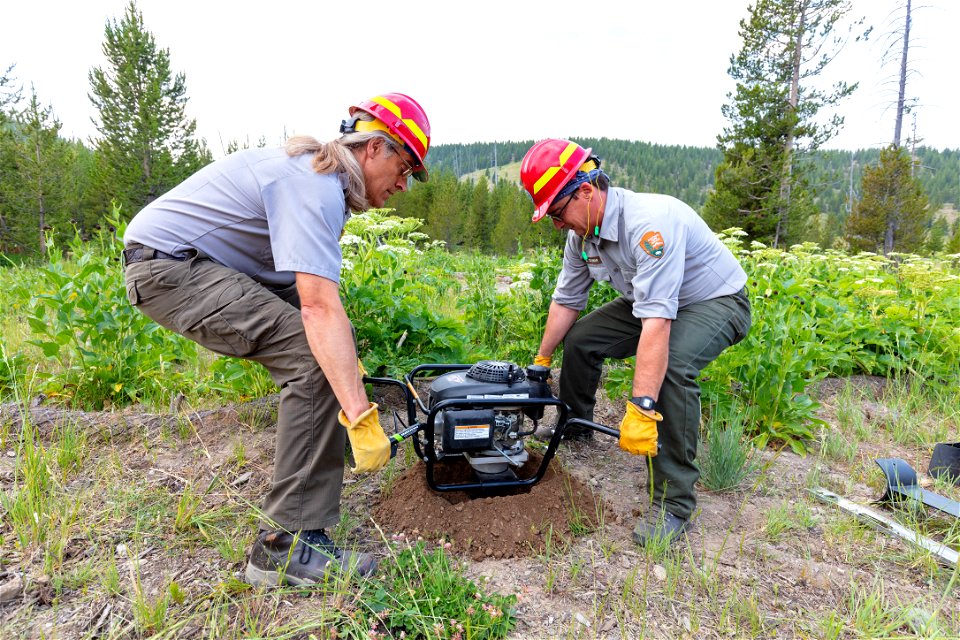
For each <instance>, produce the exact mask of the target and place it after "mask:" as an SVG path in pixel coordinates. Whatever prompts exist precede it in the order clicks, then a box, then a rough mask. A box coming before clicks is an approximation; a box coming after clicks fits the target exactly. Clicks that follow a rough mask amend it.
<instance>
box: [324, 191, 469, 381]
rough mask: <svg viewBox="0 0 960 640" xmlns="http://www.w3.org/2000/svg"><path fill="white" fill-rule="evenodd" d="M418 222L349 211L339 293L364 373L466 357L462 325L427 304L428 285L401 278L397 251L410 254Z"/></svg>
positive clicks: (399, 370) (414, 248)
mask: <svg viewBox="0 0 960 640" xmlns="http://www.w3.org/2000/svg"><path fill="white" fill-rule="evenodd" d="M421 225H422V222H421V221H419V220H416V219H413V218H399V217H396V216H391V215H389V214H388V213H387V212H386V211H385V210H382V209H373V210H370V211H367V212H365V213H362V214H359V215H355V216H353V217H352V218H351V219H350V220H349V221H348V222H347V225H346V229H345V231H346V233H345V235H344V237H343V239H342V243H343V245H344V269H343V276H342V279H341V292H342V297H343V301H344V307H345V308H346V310H347V315H348V316H349V317H350V318H351V319H352V321H353V323H354V328H355V329H356V333H357V347H358V350H359V352H360V354H361V356H362V358H363V360H364V362H365V363H366V364H367V366H368V370H369V371H370V373H372V374H374V375H377V374H381V373H388V374H393V375H398V374H400V373H402V372H405V371H409V370H410V369H411V368H412V367H413V366H415V365H417V364H422V363H426V362H463V361H466V360H467V359H468V357H469V353H470V349H469V348H468V346H467V345H468V339H467V336H466V334H465V332H464V327H463V325H462V324H461V323H460V322H459V321H458V320H456V319H454V318H449V317H444V316H442V315H441V314H440V313H438V312H437V311H436V310H434V308H433V307H432V306H431V305H430V304H429V302H428V301H429V300H430V298H431V291H430V287H429V284H427V283H424V282H421V281H416V280H412V279H410V278H408V277H407V274H406V272H405V269H404V262H403V261H402V260H401V256H407V255H411V254H413V255H416V254H417V253H418V252H420V251H421V250H420V249H419V248H418V247H417V243H418V242H420V241H422V240H423V239H425V238H426V236H425V235H424V234H422V233H419V232H417V231H416V229H419V228H420V226H421Z"/></svg>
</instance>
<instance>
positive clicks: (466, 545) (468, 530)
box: [372, 453, 598, 561]
mask: <svg viewBox="0 0 960 640" xmlns="http://www.w3.org/2000/svg"><path fill="white" fill-rule="evenodd" d="M541 461H542V457H541V456H540V455H539V454H536V453H532V454H531V456H530V459H529V460H528V461H527V463H526V464H525V465H524V467H523V468H522V469H521V470H520V471H519V472H518V473H517V476H518V477H519V478H522V479H526V478H531V477H533V476H534V475H535V473H536V471H537V469H538V468H539V466H540V464H541ZM436 466H437V469H436V472H437V482H438V483H439V484H440V485H441V486H442V485H446V484H451V485H455V484H463V483H466V482H472V481H473V474H472V471H471V469H470V467H469V465H467V464H466V463H465V462H464V461H462V460H455V461H454V462H450V463H437V464H436ZM596 509H597V498H596V496H594V494H593V491H592V490H590V488H589V487H587V486H585V485H584V484H583V483H582V482H581V481H580V480H578V479H576V478H574V477H572V476H570V475H569V474H568V473H567V472H566V471H564V470H563V469H559V468H558V466H557V465H551V466H549V467H548V468H547V472H546V474H545V475H544V477H543V478H542V479H541V480H540V481H539V482H537V483H536V484H534V485H533V486H531V487H526V488H522V489H520V488H513V489H508V490H506V491H503V492H500V493H498V494H497V495H483V494H478V493H467V492H464V491H450V492H436V491H434V490H432V489H431V488H430V487H429V485H428V484H427V476H426V465H425V464H424V463H423V462H418V463H416V464H415V465H414V466H413V467H411V468H409V469H407V470H406V471H405V472H404V473H403V474H402V475H401V476H400V477H399V478H397V480H396V481H395V482H394V483H393V485H392V486H391V487H390V489H389V492H386V494H385V495H384V497H383V498H382V501H381V502H380V504H379V505H377V506H376V507H375V508H374V509H373V514H372V518H373V520H374V521H375V522H377V523H378V524H379V525H380V526H381V528H382V529H383V530H384V531H385V532H389V533H394V534H401V533H402V534H406V535H409V536H413V537H418V536H423V537H427V538H428V539H431V540H435V539H438V538H439V539H442V540H444V541H449V542H451V543H452V547H453V548H455V549H456V550H457V551H458V552H460V553H465V554H467V555H469V556H470V557H471V558H472V559H473V560H475V561H480V560H483V559H485V558H497V559H502V558H515V557H520V556H528V555H535V554H538V553H541V552H542V551H543V550H544V548H545V546H546V544H547V540H546V538H547V536H554V537H555V538H554V540H553V541H556V540H557V539H560V540H569V539H570V538H571V536H572V535H573V534H574V533H575V532H574V531H572V530H571V524H573V525H574V526H575V527H577V528H578V531H577V532H579V533H582V532H583V529H586V528H590V527H593V526H596V524H597V520H598V518H597V517H596Z"/></svg>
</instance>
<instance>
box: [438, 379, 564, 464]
mask: <svg viewBox="0 0 960 640" xmlns="http://www.w3.org/2000/svg"><path fill="white" fill-rule="evenodd" d="M541 369H543V368H542V367H532V368H531V369H530V370H528V371H525V370H524V369H522V368H520V367H518V366H517V365H515V364H512V363H509V362H501V361H498V360H482V361H480V362H478V363H476V364H474V365H473V366H471V367H470V368H469V370H459V371H453V372H450V373H446V374H444V375H441V376H439V377H438V378H437V379H436V380H434V382H433V384H432V385H431V386H430V394H429V397H428V406H429V407H430V409H431V410H434V409H435V408H438V405H440V403H444V404H443V405H442V406H440V407H439V408H438V410H437V411H436V417H435V419H434V422H433V425H432V427H433V432H434V443H435V455H436V457H437V459H442V458H443V457H445V456H449V455H456V456H463V457H465V458H466V459H467V460H468V461H469V463H470V464H471V465H472V466H473V468H474V470H475V471H476V472H477V474H478V475H484V476H489V475H490V474H501V473H505V472H507V471H508V470H509V468H510V467H513V468H519V467H521V466H522V465H523V463H524V462H526V460H527V452H526V450H525V449H524V446H523V438H524V437H525V436H528V435H532V434H533V432H534V430H535V428H536V427H535V425H536V421H538V420H540V419H541V418H542V417H543V413H544V406H545V405H544V404H536V403H531V402H530V401H531V399H548V398H549V399H552V398H553V393H552V392H551V390H550V387H549V385H547V383H546V374H544V371H546V373H547V374H548V373H549V371H548V370H545V369H544V371H541ZM528 374H529V375H528ZM471 401H483V403H484V404H483V406H473V405H471ZM524 416H526V417H527V418H529V419H530V420H532V421H534V422H533V426H531V428H530V429H528V430H524V428H523V422H524Z"/></svg>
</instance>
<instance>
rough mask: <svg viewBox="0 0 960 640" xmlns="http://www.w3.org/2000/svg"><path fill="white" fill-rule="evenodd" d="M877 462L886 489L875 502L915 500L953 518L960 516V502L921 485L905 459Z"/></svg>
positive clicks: (878, 460)
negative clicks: (885, 482) (885, 483)
mask: <svg viewBox="0 0 960 640" xmlns="http://www.w3.org/2000/svg"><path fill="white" fill-rule="evenodd" d="M877 464H878V465H880V468H881V469H882V470H883V474H884V475H885V476H886V478H887V490H886V492H885V493H884V494H883V496H882V497H881V498H880V499H879V500H878V501H877V502H879V503H885V502H891V503H897V502H903V501H904V500H915V501H917V502H920V503H922V504H925V505H927V506H928V507H933V508H934V509H937V510H939V511H942V512H943V513H946V514H949V515H951V516H953V517H954V518H960V502H957V501H955V500H951V499H950V498H947V497H944V496H941V495H939V494H936V493H933V492H931V491H927V490H926V489H924V488H923V487H921V486H920V482H919V481H918V480H917V472H916V471H914V470H913V467H911V466H910V465H909V463H907V461H906V460H902V459H900V458H878V459H877Z"/></svg>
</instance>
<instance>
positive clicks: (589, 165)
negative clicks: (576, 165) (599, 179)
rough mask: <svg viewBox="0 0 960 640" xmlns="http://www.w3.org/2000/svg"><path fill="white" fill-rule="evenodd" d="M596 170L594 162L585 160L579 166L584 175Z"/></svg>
mask: <svg viewBox="0 0 960 640" xmlns="http://www.w3.org/2000/svg"><path fill="white" fill-rule="evenodd" d="M596 168H597V163H596V161H594V160H587V161H586V162H584V163H583V164H582V165H580V171H583V172H584V173H590V172H591V171H593V170H594V169H596Z"/></svg>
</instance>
